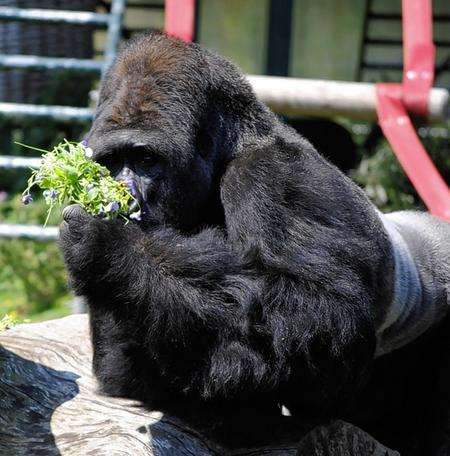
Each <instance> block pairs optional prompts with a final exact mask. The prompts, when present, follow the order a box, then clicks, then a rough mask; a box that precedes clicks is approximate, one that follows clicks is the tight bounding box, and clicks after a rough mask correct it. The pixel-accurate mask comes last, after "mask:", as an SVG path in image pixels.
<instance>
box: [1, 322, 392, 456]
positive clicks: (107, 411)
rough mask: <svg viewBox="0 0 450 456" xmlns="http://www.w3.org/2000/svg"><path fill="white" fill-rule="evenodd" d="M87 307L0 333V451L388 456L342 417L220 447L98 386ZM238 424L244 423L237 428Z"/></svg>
mask: <svg viewBox="0 0 450 456" xmlns="http://www.w3.org/2000/svg"><path fill="white" fill-rule="evenodd" d="M91 356H92V352H91V344H90V339H89V333H88V320H87V316H86V315H73V316H70V317H66V318H61V319H59V320H53V321H48V322H44V323H34V324H23V325H19V326H16V327H14V328H12V329H9V330H7V331H4V332H2V333H0V454H1V455H3V456H25V455H26V456H28V455H45V456H53V455H63V456H87V455H96V456H101V455H105V456H106V455H108V456H115V455H126V456H140V455H142V456H144V455H146V456H151V455H155V456H187V455H189V456H194V455H195V456H213V455H233V456H238V455H241V456H243V455H247V456H250V455H253V456H256V455H266V456H281V455H308V456H315V455H317V456H319V455H325V454H326V455H328V456H368V455H371V456H394V455H398V454H399V453H397V452H396V451H392V450H389V449H388V448H386V447H384V446H383V445H381V444H380V443H378V442H377V441H376V440H374V439H373V438H372V437H371V436H370V435H368V434H367V433H365V432H364V431H362V430H361V429H359V428H357V427H355V426H352V425H351V424H349V423H346V422H343V421H336V422H334V423H332V424H330V425H328V426H320V427H316V428H315V429H313V430H312V431H310V432H308V433H307V434H306V435H301V436H297V438H295V436H293V438H292V442H289V443H288V444H286V443H283V444H280V443H277V442H276V441H275V440H274V443H273V445H270V446H266V447H260V448H246V449H233V450H230V449H226V448H224V447H223V446H221V445H219V444H217V443H216V442H213V441H211V440H209V439H208V438H206V437H205V436H204V435H202V434H201V433H200V432H198V431H196V430H195V429H192V427H190V426H188V425H187V424H185V423H183V422H181V421H180V420H179V419H177V418H175V417H170V416H167V415H163V414H162V413H159V412H156V411H149V410H145V409H144V408H143V407H142V406H141V405H140V404H139V403H137V402H134V401H130V400H127V399H119V398H110V397H106V396H103V395H101V394H99V393H98V391H97V388H96V381H95V379H94V377H93V374H92V371H91ZM244 432H245V431H244Z"/></svg>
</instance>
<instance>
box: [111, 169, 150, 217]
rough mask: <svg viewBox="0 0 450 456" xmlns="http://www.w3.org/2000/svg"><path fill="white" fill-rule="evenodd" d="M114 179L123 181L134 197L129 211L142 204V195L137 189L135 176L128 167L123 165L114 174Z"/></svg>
mask: <svg viewBox="0 0 450 456" xmlns="http://www.w3.org/2000/svg"><path fill="white" fill-rule="evenodd" d="M116 180H118V181H119V182H123V183H124V184H125V185H126V186H127V187H128V190H129V191H130V193H131V195H132V196H133V198H134V201H133V202H132V203H131V205H130V213H132V212H134V211H136V210H138V209H139V208H140V207H141V205H142V202H143V196H142V192H141V191H140V189H139V185H138V182H137V176H136V175H135V174H134V173H133V171H132V170H131V169H130V168H128V167H127V166H125V167H124V168H123V169H122V171H121V172H120V173H119V174H118V175H117V176H116Z"/></svg>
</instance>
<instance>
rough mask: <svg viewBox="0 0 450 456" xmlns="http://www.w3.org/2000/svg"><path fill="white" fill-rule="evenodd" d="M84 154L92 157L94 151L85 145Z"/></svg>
mask: <svg viewBox="0 0 450 456" xmlns="http://www.w3.org/2000/svg"><path fill="white" fill-rule="evenodd" d="M84 155H85V156H86V157H87V158H92V156H93V155H94V151H93V150H92V149H91V148H90V147H85V149H84Z"/></svg>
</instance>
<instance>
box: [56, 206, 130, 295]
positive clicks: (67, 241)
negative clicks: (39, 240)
mask: <svg viewBox="0 0 450 456" xmlns="http://www.w3.org/2000/svg"><path fill="white" fill-rule="evenodd" d="M63 219H64V220H63V222H62V223H61V226H60V237H59V246H60V248H61V251H62V253H63V257H64V261H65V263H66V266H67V269H68V271H69V275H70V283H71V286H72V287H73V289H74V291H75V292H76V293H77V294H86V293H88V291H89V290H93V289H95V290H96V291H97V292H98V291H100V288H101V289H107V288H108V286H110V280H108V277H114V271H112V270H111V268H114V269H115V268H118V267H119V268H120V265H121V264H122V265H123V262H122V261H125V259H126V258H127V256H128V255H127V252H128V250H129V249H128V246H129V243H130V237H131V236H132V235H133V234H134V235H135V233H134V232H135V231H137V227H136V226H135V225H134V224H132V223H130V224H129V226H128V225H125V224H124V223H123V222H122V221H121V220H102V219H99V218H96V217H93V216H91V215H89V214H88V213H87V212H86V211H85V210H84V209H82V208H81V206H79V205H77V204H74V205H71V206H68V207H66V208H65V209H64V212H63ZM132 225H133V226H132ZM117 258H121V260H122V261H117Z"/></svg>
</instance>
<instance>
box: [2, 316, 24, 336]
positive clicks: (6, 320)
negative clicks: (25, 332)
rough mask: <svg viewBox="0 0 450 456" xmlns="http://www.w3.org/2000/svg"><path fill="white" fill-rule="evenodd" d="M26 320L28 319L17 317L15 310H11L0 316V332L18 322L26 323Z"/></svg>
mask: <svg viewBox="0 0 450 456" xmlns="http://www.w3.org/2000/svg"><path fill="white" fill-rule="evenodd" d="M28 321H29V320H23V319H22V318H19V317H18V316H17V313H16V312H11V313H10V314H6V315H4V316H3V317H2V318H0V332H2V331H6V330H7V329H10V328H12V327H13V326H16V325H18V324H20V323H27V322H28Z"/></svg>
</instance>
